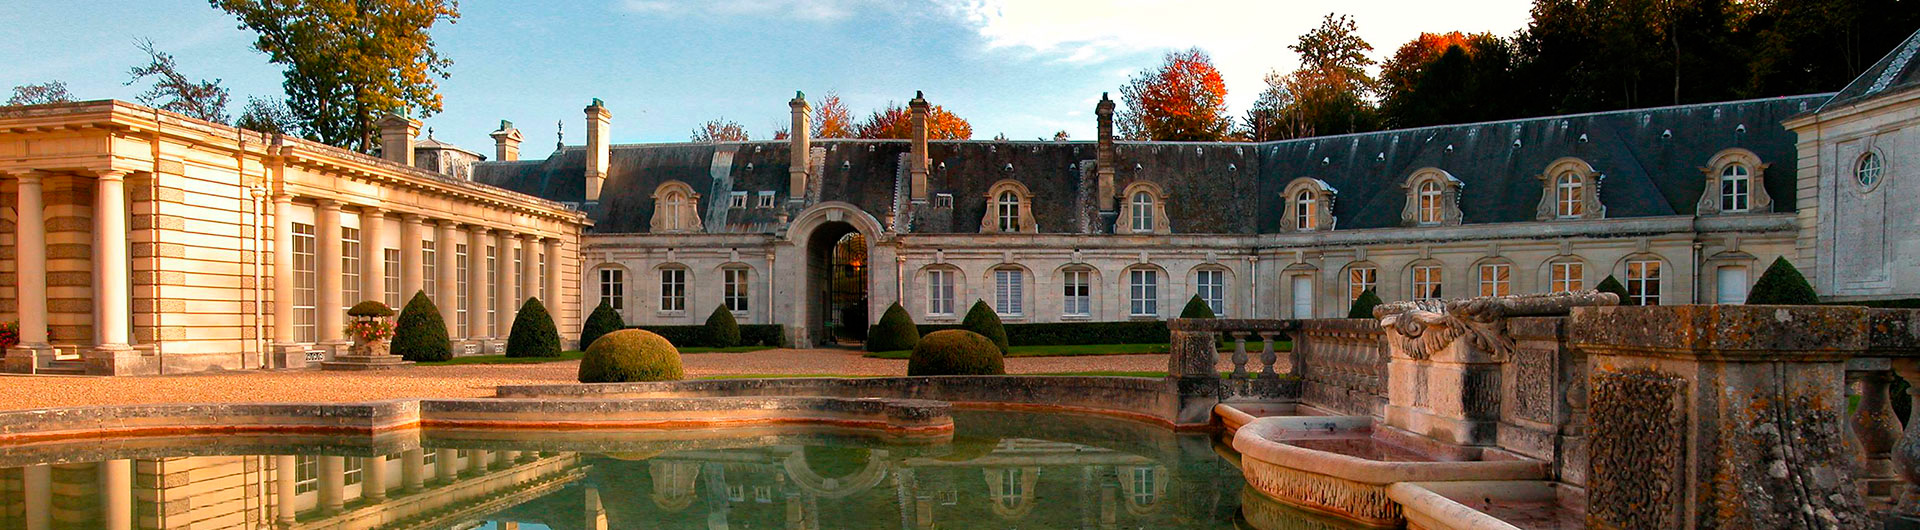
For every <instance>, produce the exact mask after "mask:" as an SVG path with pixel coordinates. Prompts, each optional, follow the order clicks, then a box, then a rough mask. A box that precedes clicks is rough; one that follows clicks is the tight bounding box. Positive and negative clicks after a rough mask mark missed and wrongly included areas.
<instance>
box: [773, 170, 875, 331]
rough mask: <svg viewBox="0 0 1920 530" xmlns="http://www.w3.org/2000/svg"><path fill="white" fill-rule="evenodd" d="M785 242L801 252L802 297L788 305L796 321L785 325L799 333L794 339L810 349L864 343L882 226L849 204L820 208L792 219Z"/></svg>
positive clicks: (789, 321) (800, 294) (800, 293)
mask: <svg viewBox="0 0 1920 530" xmlns="http://www.w3.org/2000/svg"><path fill="white" fill-rule="evenodd" d="M788 237H789V238H791V241H792V242H793V243H794V245H795V246H796V247H798V248H799V249H800V250H802V251H804V252H805V257H804V258H803V259H804V260H805V261H803V262H802V263H804V264H805V265H804V271H803V274H802V275H801V278H800V281H801V283H800V284H798V286H800V287H801V289H800V292H799V293H797V294H798V296H796V297H795V298H797V299H795V300H790V301H787V304H790V305H787V307H792V308H793V309H794V310H795V313H793V314H792V316H793V317H797V318H791V319H790V320H787V322H786V323H787V324H788V325H790V326H801V327H802V328H803V331H802V332H801V333H795V338H796V339H804V342H805V343H807V344H811V345H822V344H831V343H835V342H846V341H850V340H854V341H857V340H864V339H865V336H866V331H867V325H868V324H869V323H870V322H871V320H872V318H871V315H870V310H869V308H870V307H871V304H872V300H871V299H870V296H869V293H870V292H871V291H872V289H871V285H872V279H873V276H874V275H873V274H872V272H873V271H872V264H873V263H874V260H873V251H872V244H873V243H875V242H876V238H878V237H883V234H882V233H881V231H880V223H879V222H878V221H875V220H874V219H873V217H872V216H870V215H867V214H866V213H865V212H862V211H860V210H859V209H858V208H857V207H855V206H853V205H851V204H845V203H822V204H818V205H815V206H813V207H812V208H808V209H807V210H806V211H804V212H801V214H800V215H798V216H796V217H795V219H794V221H793V224H792V225H790V226H789V229H788ZM796 342H801V341H798V340H797V341H796ZM796 345H802V344H796Z"/></svg>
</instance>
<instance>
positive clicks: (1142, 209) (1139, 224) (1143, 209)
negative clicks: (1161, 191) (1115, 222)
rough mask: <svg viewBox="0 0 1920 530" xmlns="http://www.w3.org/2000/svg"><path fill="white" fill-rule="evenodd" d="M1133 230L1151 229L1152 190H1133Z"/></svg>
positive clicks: (1147, 230)
mask: <svg viewBox="0 0 1920 530" xmlns="http://www.w3.org/2000/svg"><path fill="white" fill-rule="evenodd" d="M1133 231H1134V232H1152V231H1153V192H1150V191H1147V190H1140V191H1136V192H1133Z"/></svg>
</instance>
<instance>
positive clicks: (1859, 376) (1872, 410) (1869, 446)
mask: <svg viewBox="0 0 1920 530" xmlns="http://www.w3.org/2000/svg"><path fill="white" fill-rule="evenodd" d="M1848 364H1849V368H1859V369H1857V370H1848V371H1847V382H1848V383H1858V386H1859V388H1860V404H1859V406H1858V407H1857V408H1855V409H1854V411H1853V417H1851V418H1848V419H1849V420H1850V421H1849V422H1848V424H1849V426H1850V427H1851V428H1852V429H1853V435H1854V439H1856V440H1859V441H1860V449H1861V458H1862V461H1861V468H1860V469H1861V478H1863V479H1865V480H1861V481H1860V487H1861V490H1862V491H1861V494H1862V495H1865V496H1868V497H1886V496H1888V495H1890V494H1891V489H1892V487H1893V486H1895V485H1896V484H1893V483H1894V482H1897V480H1896V479H1895V478H1894V472H1893V462H1892V460H1891V454H1890V453H1891V452H1892V451H1893V446H1894V444H1895V443H1896V442H1899V441H1900V418H1899V417H1897V416H1895V415H1894V413H1893V404H1892V401H1891V400H1890V399H1889V396H1888V395H1887V390H1888V387H1889V386H1890V385H1892V384H1893V378H1894V375H1893V373H1892V372H1890V371H1888V370H1889V369H1890V368H1889V365H1888V364H1887V362H1886V360H1885V359H1865V358H1863V359H1855V360H1853V361H1851V362H1849V363H1848ZM1854 365H1859V366H1857V367H1856V366H1854Z"/></svg>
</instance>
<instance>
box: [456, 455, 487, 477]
mask: <svg viewBox="0 0 1920 530" xmlns="http://www.w3.org/2000/svg"><path fill="white" fill-rule="evenodd" d="M492 457H493V452H492V451H486V450H481V449H474V450H470V451H467V471H466V473H464V474H462V476H465V477H478V476H480V475H485V474H487V460H489V459H490V458H492Z"/></svg>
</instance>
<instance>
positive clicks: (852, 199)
mask: <svg viewBox="0 0 1920 530" xmlns="http://www.w3.org/2000/svg"><path fill="white" fill-rule="evenodd" d="M1883 62H1884V61H1883ZM1849 88H1850V89H1851V88H1852V87H1849ZM1832 96H1833V95H1832V94H1814V95H1805V96H1793V97H1781V98H1769V99H1757V100H1746V101H1733V102H1724V103H1711V104H1698V105H1683V106H1675V107H1662V108H1651V109H1634V110H1624V111H1615V112H1601V113H1590V114H1578V115H1567V116H1549V117H1541V118H1529V119H1519V120H1508V121H1499V122H1488V123H1475V124H1464V125H1447V126H1436V127H1425V128H1419V129H1402V130H1391V131H1379V132H1371V133H1361V134H1350V135H1341V136H1326V137H1315V138H1302V139H1297V140H1287V141H1279V142H1267V143H1190V142H1119V143H1117V144H1116V149H1115V151H1116V163H1115V169H1116V177H1115V186H1116V187H1119V188H1124V187H1125V186H1126V185H1127V184H1128V183H1129V182H1132V181H1134V180H1136V179H1140V180H1148V181H1152V182H1155V183H1158V184H1159V185H1160V186H1161V187H1162V189H1163V190H1164V191H1165V192H1166V193H1167V195H1168V197H1169V200H1168V204H1167V205H1166V207H1167V215H1168V217H1169V219H1170V221H1171V224H1172V228H1173V231H1174V232H1175V233H1225V234H1250V233H1274V232H1279V231H1281V230H1282V228H1281V216H1282V215H1284V203H1283V202H1282V197H1281V196H1280V194H1281V193H1282V191H1283V190H1284V188H1285V187H1286V185H1287V184H1288V183H1290V182H1292V181H1293V179H1295V178H1299V177H1311V178H1318V179H1320V180H1323V181H1325V182H1326V183H1327V184H1328V185H1331V186H1332V187H1333V188H1335V189H1337V190H1339V194H1338V195H1337V196H1336V198H1335V201H1334V206H1333V214H1334V215H1335V216H1336V217H1337V219H1338V220H1337V225H1336V229H1356V228H1383V227H1393V226H1398V225H1399V222H1400V211H1401V209H1402V207H1403V206H1404V201H1405V197H1406V195H1405V193H1406V192H1405V191H1404V190H1403V189H1402V188H1401V187H1400V186H1401V183H1403V182H1405V180H1406V179H1407V177H1408V176H1410V175H1412V174H1413V172H1414V171H1415V170H1418V169H1421V168H1425V167H1429V166H1431V167H1436V168H1439V169H1442V170H1445V171H1447V172H1448V173H1450V174H1452V175H1453V176H1454V177H1455V178H1457V179H1459V180H1461V181H1462V182H1464V183H1465V185H1464V188H1463V189H1462V192H1461V198H1460V208H1461V210H1462V213H1463V216H1464V223H1466V224H1477V223H1504V222H1519V221H1532V220H1533V219H1534V212H1535V208H1536V206H1537V205H1538V203H1539V200H1540V196H1541V189H1542V185H1541V184H1540V182H1539V181H1538V180H1537V179H1536V175H1538V174H1539V173H1540V172H1541V171H1543V170H1545V169H1546V167H1547V165H1548V164H1550V163H1552V162H1553V161H1554V160H1558V159H1560V158H1561V157H1568V156H1572V157H1579V158H1581V159H1583V160H1585V161H1586V162H1587V163H1588V164H1591V165H1592V166H1593V167H1594V169H1595V170H1597V171H1599V172H1601V173H1602V174H1604V175H1605V177H1604V179H1603V180H1602V183H1601V188H1600V190H1601V191H1600V199H1601V202H1602V203H1603V204H1605V205H1606V206H1607V217H1609V218H1626V217H1646V216H1663V215H1691V214H1692V213H1693V212H1694V205H1695V203H1696V202H1697V201H1698V200H1699V198H1700V195H1701V193H1702V192H1703V191H1704V188H1705V186H1706V179H1705V177H1704V175H1703V174H1702V173H1701V171H1700V168H1701V167H1702V166H1705V165H1706V164H1707V163H1708V161H1709V158H1711V157H1712V156H1713V155H1714V154H1715V153H1718V152H1720V151H1721V150H1723V149H1727V148H1731V147H1741V148H1745V149H1748V150H1750V151H1753V152H1754V153H1755V154H1757V155H1758V156H1759V157H1760V159H1761V161H1762V162H1763V163H1769V164H1771V166H1770V167H1768V168H1767V169H1766V171H1765V179H1766V189H1767V192H1768V194H1769V195H1771V196H1772V198H1773V200H1774V211H1780V212H1785V211H1793V209H1794V196H1795V193H1794V178H1795V175H1794V172H1795V168H1796V166H1797V165H1798V164H1797V163H1795V160H1796V156H1797V155H1796V152H1795V150H1794V143H1795V140H1796V138H1795V136H1794V134H1793V133H1792V132H1791V131H1787V130H1786V129H1784V128H1783V127H1781V126H1780V122H1781V121H1782V120H1784V119H1786V118H1787V117H1789V116H1792V115H1795V114H1799V113H1802V112H1806V111H1809V110H1812V109H1813V108H1815V107H1818V106H1820V104H1821V103H1822V102H1823V101H1826V100H1827V99H1829V98H1830V97H1832ZM1516 141H1517V142H1518V145H1517V146H1516V144H1515V142H1516ZM813 145H814V146H815V147H816V148H823V149H825V150H826V157H825V159H824V161H823V162H824V163H823V168H824V171H823V173H824V174H823V175H820V178H819V182H820V186H821V189H820V195H819V198H820V200H822V201H845V202H849V203H853V204H855V205H858V206H859V207H860V208H862V209H864V210H866V211H867V212H869V213H871V214H873V215H874V216H875V217H876V218H879V217H883V216H884V215H885V214H886V213H888V212H891V211H893V210H894V208H895V206H894V205H895V202H896V199H898V197H897V196H896V190H900V193H905V190H904V183H902V182H900V181H901V180H903V175H904V171H902V168H901V164H902V162H903V161H904V160H905V157H904V156H903V155H904V154H905V153H908V152H909V150H910V149H911V143H910V142H908V141H904V140H840V139H833V140H815V141H814V144H813ZM787 149H788V144H787V142H786V141H784V140H782V141H753V142H734V143H719V144H698V143H676V144H635V145H615V146H613V147H612V148H611V154H610V159H609V170H608V173H609V177H608V180H607V182H606V184H605V186H604V187H603V188H602V197H601V201H600V204H599V205H598V207H597V208H593V209H591V210H590V211H589V214H590V215H591V216H592V218H593V220H594V222H595V226H594V227H593V231H594V232H596V233H637V232H645V231H647V227H648V221H649V219H650V218H651V216H652V212H653V200H652V198H651V195H652V193H653V191H654V188H655V187H657V186H658V185H659V184H660V183H662V182H665V181H667V180H680V181H682V182H685V183H687V184H688V185H690V186H692V188H693V189H694V190H695V191H697V192H700V193H702V194H703V196H702V201H701V202H702V208H701V214H702V216H703V217H706V218H707V219H708V220H709V221H708V223H707V225H708V226H707V228H708V231H709V232H751V233H770V232H773V231H775V230H776V229H778V228H779V227H778V226H777V223H776V221H775V215H776V214H777V212H778V211H779V210H778V209H777V208H774V209H763V208H755V207H754V206H756V205H757V204H756V202H757V198H753V197H750V199H749V204H748V206H749V207H748V208H746V209H733V210H728V211H727V214H726V222H725V223H714V222H712V219H714V217H713V216H712V215H710V212H713V211H714V209H715V208H720V209H725V208H727V195H728V192H729V191H732V190H744V191H747V192H749V195H750V196H752V195H757V193H758V192H759V191H765V190H771V191H774V192H776V193H777V198H776V204H778V205H784V204H785V203H786V198H787V196H788V191H789V190H787V189H786V188H787V160H788V156H787ZM1095 150H1096V149H1095V144H1094V143H1093V142H1084V141H1083V142H1049V141H1005V142H1002V141H988V140H971V141H939V140H936V141H931V142H929V147H928V151H929V157H930V158H931V159H932V166H933V169H932V174H931V176H930V177H929V180H928V185H929V188H930V193H951V194H952V195H953V196H954V207H953V209H952V210H951V211H944V210H934V211H933V212H931V215H921V216H918V217H915V218H914V219H913V223H912V225H911V231H912V232H916V233H970V232H977V231H978V230H979V223H980V219H981V217H982V216H983V215H984V214H985V212H986V207H987V205H986V198H985V193H986V191H987V189H988V188H989V187H990V186H992V185H993V183H995V182H997V181H999V180H1001V179H1005V178H1013V179H1016V180H1018V181H1020V182H1021V183H1022V184H1024V185H1026V186H1027V188H1028V189H1029V190H1030V191H1031V192H1032V193H1033V195H1034V205H1033V213H1034V217H1035V221H1036V222H1037V223H1038V225H1039V227H1040V231H1041V232H1043V233H1082V232H1084V231H1085V230H1084V229H1085V227H1086V226H1085V225H1086V224H1087V223H1086V222H1083V221H1084V220H1085V219H1088V218H1090V217H1095V216H1094V215H1093V214H1092V213H1091V212H1092V208H1091V207H1090V206H1089V202H1088V200H1087V197H1088V196H1090V195H1091V194H1092V191H1093V190H1092V189H1091V188H1092V187H1093V186H1094V181H1093V179H1092V178H1091V177H1092V173H1091V172H1090V171H1089V170H1088V169H1089V168H1088V166H1090V165H1091V164H1090V162H1091V161H1092V160H1093V159H1094V157H1095ZM719 152H731V153H732V157H731V161H730V162H727V163H726V164H725V167H723V168H721V171H714V170H713V167H712V166H713V164H714V161H715V160H716V157H715V154H716V153H719ZM720 160H722V161H725V156H724V155H722V157H721V158H720ZM585 172H586V170H585V151H584V150H583V149H582V148H581V147H578V146H569V147H567V148H565V149H563V150H561V151H558V152H556V153H555V154H553V155H551V156H550V157H548V158H547V159H546V160H534V161H518V162H482V163H477V164H474V166H473V173H474V178H475V180H477V181H480V182H484V183H488V184H493V185H496V186H501V187H505V188H507V189H511V190H513V191H518V192H522V193H528V194H533V195H538V196H541V197H546V198H548V199H552V200H556V201H563V202H579V201H581V200H582V199H583V196H584V189H585V185H584V175H585ZM1107 222H1108V223H1110V222H1111V220H1108V221H1107ZM1098 231H1099V232H1105V231H1107V230H1106V229H1104V228H1103V229H1100V230H1098Z"/></svg>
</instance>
